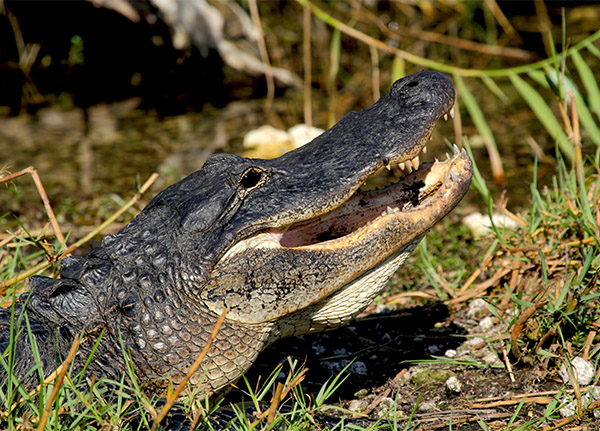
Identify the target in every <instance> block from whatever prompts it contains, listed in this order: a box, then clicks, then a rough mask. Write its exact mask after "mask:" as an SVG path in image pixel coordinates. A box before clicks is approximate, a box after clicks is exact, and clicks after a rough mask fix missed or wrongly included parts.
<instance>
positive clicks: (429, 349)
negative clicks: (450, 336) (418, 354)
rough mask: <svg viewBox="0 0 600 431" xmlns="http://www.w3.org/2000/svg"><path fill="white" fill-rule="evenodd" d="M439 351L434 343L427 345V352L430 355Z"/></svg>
mask: <svg viewBox="0 0 600 431" xmlns="http://www.w3.org/2000/svg"><path fill="white" fill-rule="evenodd" d="M440 352H441V350H440V348H439V347H438V346H436V345H433V346H427V353H429V354H430V355H438V354H439V353H440Z"/></svg>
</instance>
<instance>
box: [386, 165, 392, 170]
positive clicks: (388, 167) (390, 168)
mask: <svg viewBox="0 0 600 431" xmlns="http://www.w3.org/2000/svg"><path fill="white" fill-rule="evenodd" d="M385 168H386V169H387V170H388V171H391V170H392V165H390V164H389V163H388V164H387V165H385Z"/></svg>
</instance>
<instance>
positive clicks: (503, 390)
mask: <svg viewBox="0 0 600 431" xmlns="http://www.w3.org/2000/svg"><path fill="white" fill-rule="evenodd" d="M507 337H508V332H507V326H506V325H505V324H504V323H502V322H500V321H499V319H497V318H496V317H493V316H492V315H491V314H490V313H489V312H487V307H486V304H485V303H484V302H483V300H481V299H477V300H474V301H472V302H471V304H470V305H469V306H464V307H462V308H459V309H457V310H453V311H452V313H450V312H449V310H448V307H447V306H446V305H444V304H442V303H433V304H430V305H426V306H414V307H411V308H408V309H403V310H400V311H390V310H385V309H384V308H383V307H381V306H380V307H379V310H377V312H375V313H373V314H368V315H365V316H363V317H360V318H358V319H357V320H355V321H354V322H352V323H351V324H350V325H349V326H347V327H344V328H341V329H339V330H336V331H332V332H327V333H320V334H311V335H307V336H301V337H295V338H291V339H285V340H280V341H279V342H277V343H275V344H274V345H273V346H271V347H270V348H269V349H267V350H266V351H265V352H263V353H262V354H261V356H260V357H259V359H258V361H257V362H256V364H255V366H254V367H253V368H252V370H251V372H250V375H249V380H250V382H256V381H257V380H258V376H259V375H262V381H264V379H265V377H266V376H268V375H269V373H271V372H272V370H273V369H274V368H275V366H276V365H277V363H280V362H282V363H287V358H288V357H289V358H292V359H297V360H298V361H299V363H305V365H306V368H308V372H307V377H306V380H305V381H304V382H303V383H302V388H303V390H304V391H305V392H306V393H309V394H313V395H315V394H317V393H318V391H319V389H320V388H321V386H322V385H323V384H324V383H325V382H326V381H327V379H329V378H331V377H332V376H334V375H335V374H337V373H339V372H340V371H341V370H342V369H343V368H344V367H346V366H348V369H347V370H346V372H345V374H346V375H347V378H346V380H345V381H344V383H343V384H342V385H341V387H340V389H339V390H338V391H337V392H336V393H335V394H334V396H333V397H332V398H331V399H330V400H329V401H328V404H335V405H338V406H340V407H342V408H343V409H345V413H344V414H343V416H345V417H348V418H365V417H366V418H370V419H371V420H372V419H377V418H382V417H387V418H388V420H389V421H394V420H397V421H398V426H399V428H400V429H402V428H403V427H404V425H405V424H407V423H408V422H409V421H410V423H411V424H412V426H416V429H420V430H437V429H453V430H465V431H467V430H482V429H502V430H504V429H515V428H516V427H517V426H519V425H520V426H522V428H520V429H525V430H527V429H544V430H552V429H570V430H598V429H600V419H597V418H596V419H594V418H591V417H588V416H590V415H588V416H585V415H584V416H582V417H581V419H580V420H574V421H571V422H570V424H568V425H567V426H566V427H565V428H563V427H562V424H563V423H565V422H566V421H567V420H566V419H564V418H562V417H561V416H560V414H558V412H557V413H555V414H554V415H552V420H549V421H546V422H543V421H541V420H540V422H538V423H536V426H534V425H533V424H532V423H533V421H534V420H535V419H540V418H542V417H544V411H545V409H547V408H548V405H549V404H550V403H553V400H554V399H555V398H556V397H557V394H558V393H559V391H560V390H561V388H563V389H565V390H566V392H567V393H570V394H573V391H572V388H569V387H568V385H565V384H564V383H563V381H562V379H561V378H560V376H559V374H558V369H557V367H556V366H552V367H549V368H548V369H544V368H543V367H542V366H540V365H539V364H538V365H536V366H531V365H527V364H524V363H518V364H516V365H513V366H512V367H511V368H512V369H511V371H510V372H509V371H508V370H507V368H506V366H505V364H506V359H505V358H504V354H503V352H502V343H500V342H499V340H502V339H506V338H507ZM434 357H437V358H438V359H437V360H434V359H435V358H434ZM432 360H433V361H432ZM288 369H289V367H288V368H286V367H285V366H284V368H283V370H282V372H281V374H280V376H281V377H283V376H284V373H287V370H288ZM239 396H240V393H239V392H237V393H236V391H234V392H233V393H232V394H231V395H230V397H229V399H228V401H235V400H236V399H237V398H238V397H239ZM559 399H561V398H560V397H559ZM521 402H522V403H523V404H522V405H520V403H521ZM413 410H414V413H413ZM411 417H412V419H410V418H411ZM478 422H479V423H478ZM359 423H360V420H359ZM384 423H385V422H384ZM363 425H364V423H363ZM565 425H566V424H565ZM485 426H487V427H488V428H485ZM556 426H558V427H559V428H554V427H556Z"/></svg>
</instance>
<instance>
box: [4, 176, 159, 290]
mask: <svg viewBox="0 0 600 431" xmlns="http://www.w3.org/2000/svg"><path fill="white" fill-rule="evenodd" d="M157 178H158V174H157V173H153V174H152V175H150V177H149V178H148V179H147V180H146V182H145V183H144V184H143V185H142V187H140V190H139V191H138V192H137V193H136V194H135V195H134V196H133V197H132V198H131V199H130V200H129V201H128V202H127V203H126V204H125V205H123V206H122V207H121V208H119V210H118V211H116V212H115V213H114V214H113V215H112V216H110V217H109V218H107V219H106V220H105V221H104V222H103V223H101V224H100V225H98V227H96V229H94V230H93V231H91V232H90V233H89V234H87V235H86V236H84V237H83V238H81V239H80V240H79V241H77V242H76V243H75V244H72V245H71V246H69V248H67V249H66V250H65V251H64V252H63V253H62V254H61V255H60V256H59V257H58V260H60V259H62V258H63V257H65V256H67V255H68V254H70V253H71V252H73V250H75V249H76V248H78V247H80V246H81V245H82V244H85V243H86V242H88V241H89V240H90V239H92V238H93V237H94V236H96V235H97V234H98V233H100V232H102V230H103V229H104V228H105V227H106V226H108V225H110V224H111V223H113V222H114V221H115V220H116V219H117V218H118V217H119V216H120V215H121V214H123V213H124V212H125V211H127V210H128V209H129V208H131V206H133V205H134V204H135V203H136V202H137V201H139V200H140V198H141V197H142V195H143V194H144V193H145V192H146V191H147V190H148V189H149V188H150V186H151V185H152V184H153V183H154V181H156V179H157ZM48 266H50V262H42V263H39V264H37V265H35V266H34V267H32V268H29V269H28V270H27V271H23V272H21V273H20V274H17V275H15V276H14V277H11V278H9V279H7V280H5V281H4V282H0V295H6V288H7V287H9V286H12V285H13V284H15V283H17V282H19V281H21V280H24V279H26V278H28V277H31V276H32V275H34V274H36V273H37V272H38V271H41V270H43V269H45V268H48Z"/></svg>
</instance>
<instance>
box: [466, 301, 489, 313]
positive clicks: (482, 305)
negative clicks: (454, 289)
mask: <svg viewBox="0 0 600 431" xmlns="http://www.w3.org/2000/svg"><path fill="white" fill-rule="evenodd" d="M487 308H488V305H487V302H485V301H484V300H483V299H481V298H475V299H474V300H472V301H471V302H470V303H469V310H468V311H467V316H469V317H475V316H477V315H478V314H480V313H481V312H482V311H484V310H487Z"/></svg>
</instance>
